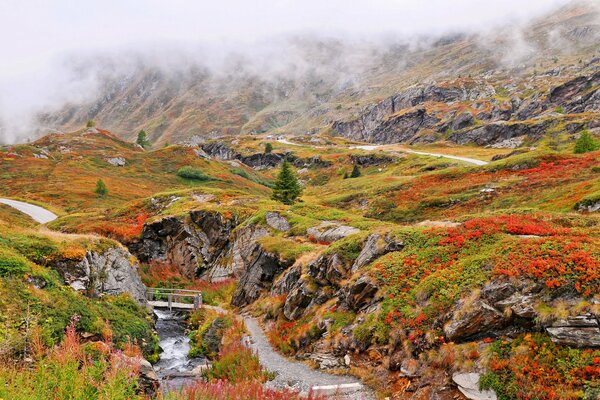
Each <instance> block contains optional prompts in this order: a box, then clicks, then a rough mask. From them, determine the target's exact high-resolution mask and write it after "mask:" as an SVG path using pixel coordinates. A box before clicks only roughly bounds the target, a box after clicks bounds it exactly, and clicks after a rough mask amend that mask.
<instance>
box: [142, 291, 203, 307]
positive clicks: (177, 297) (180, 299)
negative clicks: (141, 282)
mask: <svg viewBox="0 0 600 400" xmlns="http://www.w3.org/2000/svg"><path fill="white" fill-rule="evenodd" d="M146 300H148V302H150V304H154V305H157V304H158V303H159V302H160V303H162V302H166V303H167V304H166V306H167V307H168V308H169V310H172V309H173V307H175V308H190V306H192V307H193V309H194V310H197V309H199V308H200V307H202V292H200V291H199V290H187V289H171V288H147V290H146ZM183 306H185V307H183Z"/></svg>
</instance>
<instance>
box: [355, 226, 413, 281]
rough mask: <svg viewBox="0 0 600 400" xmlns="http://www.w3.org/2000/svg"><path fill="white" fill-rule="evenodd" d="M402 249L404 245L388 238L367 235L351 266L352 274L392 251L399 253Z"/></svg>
mask: <svg viewBox="0 0 600 400" xmlns="http://www.w3.org/2000/svg"><path fill="white" fill-rule="evenodd" d="M403 248H404V243H402V242H399V241H395V240H393V239H391V238H389V237H385V238H382V237H381V235H379V234H376V233H375V234H372V235H369V237H368V238H367V240H366V241H365V244H364V245H363V248H362V250H361V252H360V254H359V255H358V257H357V258H356V260H355V261H354V264H352V268H351V270H352V272H356V271H358V270H359V269H360V268H362V267H364V266H365V265H367V264H369V263H371V262H372V261H374V260H375V259H377V258H379V257H381V256H383V255H384V254H387V253H389V252H392V251H400V250H402V249H403Z"/></svg>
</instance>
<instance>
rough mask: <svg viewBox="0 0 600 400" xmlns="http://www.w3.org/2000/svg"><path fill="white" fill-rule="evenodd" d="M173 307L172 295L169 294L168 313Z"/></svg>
mask: <svg viewBox="0 0 600 400" xmlns="http://www.w3.org/2000/svg"><path fill="white" fill-rule="evenodd" d="M172 307H173V295H172V294H171V293H169V311H172Z"/></svg>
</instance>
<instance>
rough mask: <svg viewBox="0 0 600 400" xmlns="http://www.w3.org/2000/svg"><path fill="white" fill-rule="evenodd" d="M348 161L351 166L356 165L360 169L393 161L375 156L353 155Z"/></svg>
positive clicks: (381, 156) (387, 157)
mask: <svg viewBox="0 0 600 400" xmlns="http://www.w3.org/2000/svg"><path fill="white" fill-rule="evenodd" d="M350 161H351V162H352V163H353V164H358V165H360V166H361V167H371V166H374V165H381V164H390V163H392V162H393V161H394V159H393V158H392V157H389V156H383V155H375V154H367V155H361V154H353V155H351V156H350Z"/></svg>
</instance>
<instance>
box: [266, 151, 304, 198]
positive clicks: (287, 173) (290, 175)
mask: <svg viewBox="0 0 600 400" xmlns="http://www.w3.org/2000/svg"><path fill="white" fill-rule="evenodd" d="M301 193H302V188H301V187H300V183H299V182H298V178H297V177H296V174H295V173H294V170H293V169H292V166H291V165H290V163H289V161H288V160H287V159H285V160H283V164H282V165H281V171H280V172H279V175H278V176H277V180H276V181H275V187H274V188H273V196H272V197H271V198H272V199H273V200H277V201H280V202H282V203H283V204H288V205H290V204H294V202H295V201H296V199H297V198H298V196H300V194H301Z"/></svg>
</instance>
